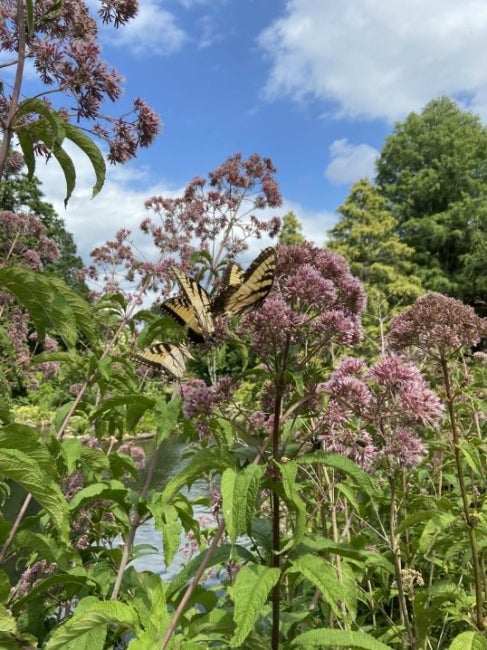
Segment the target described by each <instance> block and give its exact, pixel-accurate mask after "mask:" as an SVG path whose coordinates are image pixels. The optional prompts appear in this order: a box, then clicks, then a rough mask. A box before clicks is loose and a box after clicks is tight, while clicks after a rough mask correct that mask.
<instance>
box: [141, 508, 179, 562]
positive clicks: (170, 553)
mask: <svg viewBox="0 0 487 650" xmlns="http://www.w3.org/2000/svg"><path fill="white" fill-rule="evenodd" d="M161 505H162V504H161V502H160V500H159V499H158V498H157V496H156V498H154V499H152V500H151V501H150V502H149V503H148V508H149V510H150V512H151V513H152V515H153V517H154V521H155V525H156V528H157V530H160V531H161V533H162V543H163V550H164V562H165V563H166V566H169V565H170V564H171V562H172V561H173V559H174V557H175V555H176V553H177V552H178V549H179V546H180V544H181V532H182V525H181V522H180V520H179V517H178V511H177V508H175V507H174V506H172V505H167V504H165V505H164V507H161Z"/></svg>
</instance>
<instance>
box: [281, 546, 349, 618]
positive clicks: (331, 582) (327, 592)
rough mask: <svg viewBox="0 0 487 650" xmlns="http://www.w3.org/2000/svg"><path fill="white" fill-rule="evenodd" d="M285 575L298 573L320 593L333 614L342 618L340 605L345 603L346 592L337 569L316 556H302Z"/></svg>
mask: <svg viewBox="0 0 487 650" xmlns="http://www.w3.org/2000/svg"><path fill="white" fill-rule="evenodd" d="M287 573H299V574H301V575H302V576H303V577H304V578H306V579H307V580H309V581H310V582H311V583H312V584H313V585H314V586H315V587H316V588H317V589H319V590H320V591H321V594H322V595H323V598H324V600H325V601H326V602H327V603H328V604H329V606H330V607H331V609H332V610H333V613H334V614H335V615H336V616H337V617H338V618H342V615H343V613H342V611H341V609H340V603H343V602H345V600H346V592H345V590H344V588H343V584H342V582H341V579H339V578H338V576H337V569H336V568H335V567H334V566H333V565H331V564H330V563H329V562H327V561H326V560H324V559H323V558H321V557H318V556H317V555H310V554H307V555H302V556H301V557H299V558H297V559H296V560H295V561H294V562H292V563H291V567H290V568H289V569H288V570H287ZM349 609H350V608H349Z"/></svg>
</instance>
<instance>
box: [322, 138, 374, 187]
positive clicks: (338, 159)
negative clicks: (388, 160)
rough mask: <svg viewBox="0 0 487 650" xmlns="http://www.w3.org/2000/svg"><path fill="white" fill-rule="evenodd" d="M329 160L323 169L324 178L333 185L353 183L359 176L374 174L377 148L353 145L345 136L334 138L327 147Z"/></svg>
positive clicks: (366, 176) (372, 175)
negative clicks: (338, 138) (339, 138)
mask: <svg viewBox="0 0 487 650" xmlns="http://www.w3.org/2000/svg"><path fill="white" fill-rule="evenodd" d="M328 152H329V154H330V158H331V162H330V163H329V164H328V165H327V167H326V169H325V178H326V179H327V180H329V181H330V183H333V184H334V185H341V184H343V183H354V182H355V181H358V180H359V179H360V178H370V179H372V178H373V177H374V175H375V167H374V165H375V160H376V158H377V156H378V155H379V152H378V151H377V149H374V148H373V147H371V146H370V145H368V144H358V145H353V144H350V143H349V142H348V140H347V139H346V138H342V139H341V140H335V141H334V142H332V143H331V145H330V146H329V148H328Z"/></svg>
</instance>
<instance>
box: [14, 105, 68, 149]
mask: <svg viewBox="0 0 487 650" xmlns="http://www.w3.org/2000/svg"><path fill="white" fill-rule="evenodd" d="M31 113H37V114H38V115H40V116H41V117H43V118H44V119H43V120H38V121H36V122H31V123H30V124H27V125H23V126H22V127H21V128H20V129H18V131H19V132H22V131H28V132H29V133H30V134H32V135H34V137H40V134H42V137H40V139H42V140H43V142H45V144H46V145H47V146H48V147H49V149H52V148H55V147H59V146H60V145H61V143H62V141H63V140H64V136H65V126H66V122H65V121H64V120H63V119H61V117H60V116H59V113H58V112H57V111H56V110H55V109H53V108H50V107H49V106H48V105H47V104H46V103H45V102H43V101H42V99H40V98H38V97H30V98H29V99H26V100H24V101H23V102H21V103H20V104H19V107H18V109H17V112H16V114H15V117H16V119H18V118H19V117H23V116H24V115H29V114H31Z"/></svg>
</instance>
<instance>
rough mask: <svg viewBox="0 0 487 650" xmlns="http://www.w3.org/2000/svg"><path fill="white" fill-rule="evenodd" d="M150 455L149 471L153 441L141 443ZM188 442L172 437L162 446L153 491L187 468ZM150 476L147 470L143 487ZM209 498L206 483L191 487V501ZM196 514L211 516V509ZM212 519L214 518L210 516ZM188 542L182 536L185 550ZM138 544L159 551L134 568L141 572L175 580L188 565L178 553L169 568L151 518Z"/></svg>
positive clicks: (136, 562)
mask: <svg viewBox="0 0 487 650" xmlns="http://www.w3.org/2000/svg"><path fill="white" fill-rule="evenodd" d="M137 444H139V445H140V446H141V447H142V448H143V449H144V450H145V452H146V468H147V467H148V465H149V462H150V453H151V452H152V441H151V440H147V441H141V442H138V443H137ZM184 447H185V443H184V442H183V441H182V440H181V439H179V438H172V439H169V440H166V441H164V442H163V443H162V445H161V446H160V448H159V451H158V462H157V465H156V469H155V472H154V475H153V479H152V486H151V489H152V490H156V491H162V490H163V489H164V488H165V487H166V485H167V484H168V483H169V481H170V480H171V479H172V478H173V477H174V476H175V475H176V474H177V473H178V472H179V471H180V470H181V469H183V467H184V466H185V464H186V463H187V459H186V458H183V452H184ZM146 476H147V470H146V469H144V470H142V471H141V476H140V485H143V483H144V481H145V478H146ZM207 495H208V485H207V483H206V482H204V481H197V482H196V483H194V484H193V485H192V487H191V491H190V492H189V494H188V496H189V498H190V499H191V500H194V499H196V498H198V497H202V496H207ZM193 509H194V515H195V516H196V517H198V516H201V517H205V516H208V514H209V512H208V509H207V508H204V507H203V506H200V505H195V506H194V508H193ZM210 516H211V515H210ZM186 542H187V538H186V536H185V535H184V533H183V535H182V537H181V547H183V546H184V545H185V543H186ZM135 544H136V545H137V544H148V545H151V546H153V547H154V548H155V551H154V553H150V554H148V555H144V556H143V557H140V558H137V559H136V560H134V561H133V562H131V565H132V566H134V567H135V568H136V569H137V571H152V572H154V573H159V574H160V575H163V576H164V579H165V580H166V579H167V580H171V579H172V578H173V577H174V576H175V575H176V574H177V573H178V571H179V570H180V569H181V567H182V565H183V564H184V563H185V562H187V558H186V557H183V554H182V552H181V551H180V552H178V553H177V555H176V557H175V558H174V561H173V562H172V563H171V565H170V566H169V567H166V565H165V563H164V559H163V552H162V535H161V533H160V532H159V531H158V530H156V528H155V526H154V521H153V520H152V519H149V520H148V521H146V522H145V523H144V524H142V525H141V526H140V527H139V528H138V530H137V533H136V535H135Z"/></svg>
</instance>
